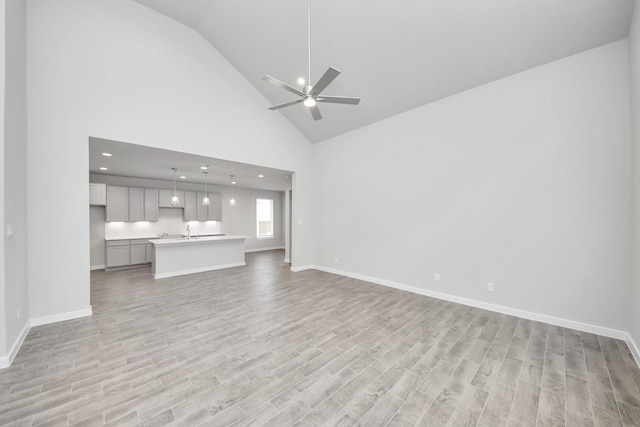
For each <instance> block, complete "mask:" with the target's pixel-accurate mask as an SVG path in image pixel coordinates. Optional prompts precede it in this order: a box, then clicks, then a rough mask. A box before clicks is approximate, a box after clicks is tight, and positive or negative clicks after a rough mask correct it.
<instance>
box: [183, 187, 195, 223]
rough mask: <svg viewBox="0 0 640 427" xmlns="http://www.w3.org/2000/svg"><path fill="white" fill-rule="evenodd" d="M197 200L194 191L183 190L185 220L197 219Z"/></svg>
mask: <svg viewBox="0 0 640 427" xmlns="http://www.w3.org/2000/svg"><path fill="white" fill-rule="evenodd" d="M198 213H199V212H198V200H197V197H196V193H195V191H185V192H184V214H183V217H182V218H183V219H184V220H185V221H196V220H198V219H199V218H198Z"/></svg>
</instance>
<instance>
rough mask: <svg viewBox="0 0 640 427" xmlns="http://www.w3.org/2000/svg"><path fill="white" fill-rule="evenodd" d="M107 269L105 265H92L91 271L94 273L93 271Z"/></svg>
mask: <svg viewBox="0 0 640 427" xmlns="http://www.w3.org/2000/svg"><path fill="white" fill-rule="evenodd" d="M105 268H106V265H104V264H103V265H92V266H91V267H90V270H91V271H93V270H104V269H105Z"/></svg>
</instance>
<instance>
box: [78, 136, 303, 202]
mask: <svg viewBox="0 0 640 427" xmlns="http://www.w3.org/2000/svg"><path fill="white" fill-rule="evenodd" d="M102 153H110V154H112V156H111V157H105V156H103V155H102ZM207 165H208V166H209V168H208V172H209V174H208V176H207V182H208V183H209V184H219V185H227V186H228V185H231V178H230V176H229V175H231V174H233V175H234V176H235V180H236V182H237V184H236V185H237V186H238V187H245V188H258V189H261V190H273V191H284V190H287V189H291V179H292V178H291V172H290V171H284V170H280V169H272V168H265V167H260V166H254V165H247V164H245V163H238V162H229V161H226V160H220V159H213V158H210V157H204V156H196V155H193V154H187V153H181V152H177V151H170V150H162V149H159V148H151V147H145V146H142V145H135V144H128V143H124V142H117V141H110V140H107V139H100V138H89V172H90V173H97V174H104V175H118V176H130V177H136V178H150V179H160V180H165V181H173V171H172V170H171V168H177V169H178V171H177V173H176V175H177V176H178V177H180V176H181V175H182V176H185V177H186V178H185V179H180V178H178V180H179V181H184V182H193V183H198V184H201V183H204V181H205V177H204V174H203V173H202V169H200V167H201V166H207ZM100 167H106V168H107V169H108V170H107V171H101V170H100ZM258 175H263V177H262V178H260V177H259V176H258Z"/></svg>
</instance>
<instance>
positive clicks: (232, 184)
mask: <svg viewBox="0 0 640 427" xmlns="http://www.w3.org/2000/svg"><path fill="white" fill-rule="evenodd" d="M229 176H230V177H231V198H230V199H229V206H232V207H233V206H236V199H235V197H233V186H234V185H235V183H236V180H235V179H233V177H234V175H229Z"/></svg>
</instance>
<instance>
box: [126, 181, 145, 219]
mask: <svg viewBox="0 0 640 427" xmlns="http://www.w3.org/2000/svg"><path fill="white" fill-rule="evenodd" d="M129 221H144V188H129Z"/></svg>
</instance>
